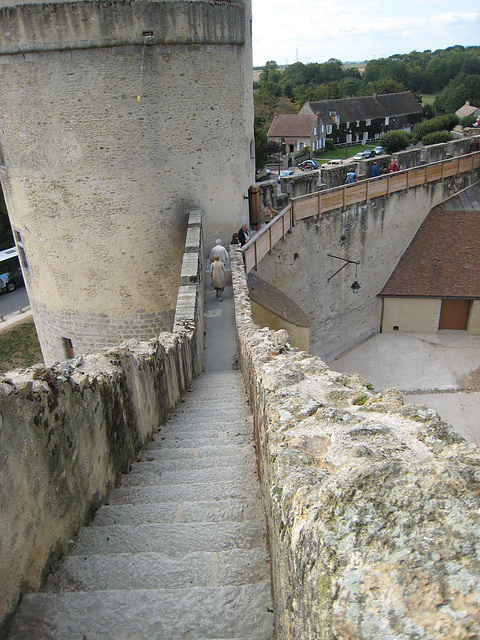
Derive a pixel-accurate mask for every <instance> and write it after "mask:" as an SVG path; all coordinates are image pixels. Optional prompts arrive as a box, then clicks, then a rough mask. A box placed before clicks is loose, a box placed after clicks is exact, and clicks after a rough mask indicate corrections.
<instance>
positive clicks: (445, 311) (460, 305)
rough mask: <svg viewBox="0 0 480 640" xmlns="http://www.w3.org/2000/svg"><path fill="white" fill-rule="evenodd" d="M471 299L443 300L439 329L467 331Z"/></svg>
mask: <svg viewBox="0 0 480 640" xmlns="http://www.w3.org/2000/svg"><path fill="white" fill-rule="evenodd" d="M471 303H472V301H471V300H447V299H444V300H442V307H441V309H440V321H439V323H438V328H439V329H450V330H452V331H453V330H456V331H466V329H467V327H468V316H469V315H470V306H471Z"/></svg>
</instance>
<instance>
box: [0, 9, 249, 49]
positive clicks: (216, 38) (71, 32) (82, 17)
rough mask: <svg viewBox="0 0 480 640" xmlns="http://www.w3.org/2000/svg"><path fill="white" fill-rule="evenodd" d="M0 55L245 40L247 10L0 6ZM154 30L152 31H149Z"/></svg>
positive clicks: (221, 42) (227, 42) (230, 42)
mask: <svg viewBox="0 0 480 640" xmlns="http://www.w3.org/2000/svg"><path fill="white" fill-rule="evenodd" d="M2 4H3V3H0V18H1V22H2V23H3V24H5V25H7V26H8V28H7V29H5V30H0V55H9V54H19V53H23V54H25V53H32V52H38V51H65V50H73V49H91V48H99V47H118V46H124V45H129V46H132V45H143V44H144V42H145V38H146V37H147V41H146V43H147V44H148V45H156V44H159V45H180V44H191V45H195V44H196V45H203V44H237V45H243V44H244V43H245V39H246V36H245V15H244V14H245V10H244V8H243V7H241V6H239V5H238V4H230V3H228V4H227V3H222V4H220V5H214V4H213V3H210V2H178V1H177V2H171V1H167V2H147V1H143V2H137V3H135V8H134V10H132V6H131V3H129V2H104V1H95V2H92V1H91V0H89V1H87V2H65V1H62V2H52V3H48V4H47V3H45V4H43V3H42V4H37V3H35V2H30V3H29V2H26V3H22V4H20V6H18V4H17V3H16V2H12V3H11V5H13V6H7V7H3V8H2ZM146 34H150V35H146Z"/></svg>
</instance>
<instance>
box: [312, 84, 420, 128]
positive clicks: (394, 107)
mask: <svg viewBox="0 0 480 640" xmlns="http://www.w3.org/2000/svg"><path fill="white" fill-rule="evenodd" d="M307 105H308V106H309V107H310V109H311V111H312V113H314V114H316V113H317V112H318V113H319V115H320V118H321V120H322V121H323V123H324V124H329V123H330V122H332V119H333V120H334V116H333V117H332V115H330V114H331V113H336V114H337V115H339V116H340V121H341V122H353V121H355V120H368V119H371V120H374V119H375V118H386V117H394V116H405V115H408V114H411V113H421V112H422V108H421V106H420V105H419V104H418V103H417V101H416V100H415V98H414V97H413V95H412V93H411V92H410V91H404V92H402V93H386V94H382V95H374V96H362V97H358V98H341V99H338V100H320V101H318V102H307ZM304 108H305V107H303V108H302V111H303V109H304ZM305 110H306V109H305Z"/></svg>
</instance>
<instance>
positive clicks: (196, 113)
mask: <svg viewBox="0 0 480 640" xmlns="http://www.w3.org/2000/svg"><path fill="white" fill-rule="evenodd" d="M6 4H8V5H9V6H3V5H6ZM12 5H13V6H12ZM250 5H251V2H250V0H244V1H243V2H231V3H230V2H205V1H202V0H194V1H190V2H177V1H174V0H170V1H165V2H145V1H141V0H139V1H137V2H104V1H100V2H90V1H88V2H75V3H67V2H58V3H52V4H39V3H34V2H30V3H22V5H17V4H16V3H8V2H0V7H2V8H1V9H0V12H1V15H0V24H1V27H0V65H1V70H2V72H1V74H2V92H1V94H0V147H1V150H0V153H1V157H0V163H1V167H0V179H1V181H2V186H3V189H4V193H5V198H6V202H7V208H8V211H9V215H10V220H11V222H12V226H13V227H14V235H15V238H16V241H17V245H18V246H19V248H20V249H21V255H22V259H23V263H24V264H23V266H24V271H25V280H26V285H27V289H28V294H29V298H30V302H31V305H32V309H33V312H34V319H35V324H36V327H37V332H38V334H39V339H40V343H41V346H42V351H43V354H44V358H45V361H46V362H47V363H50V362H52V361H54V360H61V359H64V358H65V357H66V356H68V355H71V351H70V347H72V348H73V353H74V354H75V355H76V354H80V353H91V352H94V351H96V350H98V349H100V348H102V347H105V346H108V345H112V344H116V343H118V342H119V341H120V340H123V339H129V338H139V339H149V338H150V337H152V336H153V335H156V334H157V333H158V332H159V331H161V330H170V329H171V326H172V321H173V310H174V308H175V302H176V296H177V289H178V285H179V279H180V266H181V257H182V247H183V244H184V241H185V232H186V226H187V215H188V212H189V211H190V210H192V209H202V210H203V212H204V224H205V242H206V245H207V247H208V245H209V244H210V243H211V244H212V245H213V244H214V240H215V238H216V237H217V236H218V237H222V239H223V240H224V242H228V240H229V239H230V237H231V234H232V232H233V231H236V230H237V229H238V228H239V227H240V225H241V224H242V223H243V222H246V221H247V202H246V200H245V199H244V196H245V195H246V194H247V191H248V186H249V184H251V183H252V182H253V179H254V152H253V148H254V144H253V100H252V74H251V65H252V63H251V34H250V22H251V7H250Z"/></svg>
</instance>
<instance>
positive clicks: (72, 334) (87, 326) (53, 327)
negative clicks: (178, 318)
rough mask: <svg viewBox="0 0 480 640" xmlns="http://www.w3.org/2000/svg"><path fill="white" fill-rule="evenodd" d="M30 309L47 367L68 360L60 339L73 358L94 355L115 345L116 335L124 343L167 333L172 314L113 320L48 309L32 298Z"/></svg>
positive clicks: (101, 315)
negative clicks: (65, 341)
mask: <svg viewBox="0 0 480 640" xmlns="http://www.w3.org/2000/svg"><path fill="white" fill-rule="evenodd" d="M30 306H31V308H32V312H33V317H34V318H35V327H36V329H37V334H38V339H39V342H40V345H41V348H42V353H43V357H44V361H45V362H46V363H47V364H52V363H53V361H55V360H62V359H64V358H68V357H69V354H68V353H66V352H65V347H64V345H63V343H62V338H68V339H69V340H70V341H71V344H72V348H73V351H74V354H75V355H77V354H83V353H92V352H93V353H95V352H97V351H100V350H101V349H102V348H104V347H105V346H107V347H111V346H114V345H116V344H118V341H119V339H118V336H119V335H121V336H122V339H123V340H144V339H145V336H146V335H150V336H155V335H158V334H159V333H160V332H161V331H170V330H171V328H172V324H173V315H174V312H173V310H172V311H170V310H166V311H161V312H158V313H154V312H151V313H147V312H145V313H141V312H139V313H135V314H131V315H122V316H116V317H115V316H109V315H107V314H106V313H103V314H96V313H75V312H69V311H61V310H55V309H49V308H48V307H47V306H46V305H44V304H41V303H39V302H36V301H35V300H33V299H32V300H31V303H30Z"/></svg>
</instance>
